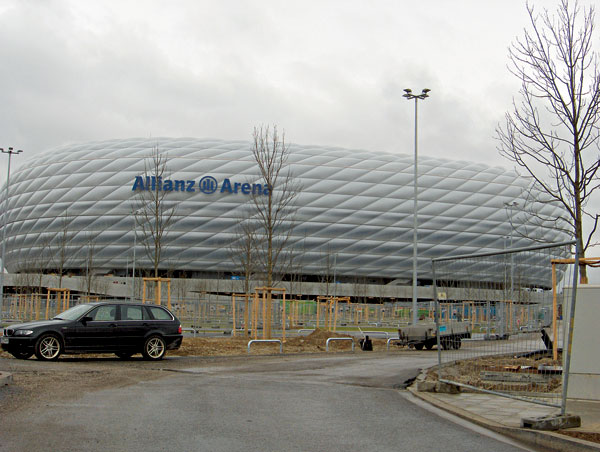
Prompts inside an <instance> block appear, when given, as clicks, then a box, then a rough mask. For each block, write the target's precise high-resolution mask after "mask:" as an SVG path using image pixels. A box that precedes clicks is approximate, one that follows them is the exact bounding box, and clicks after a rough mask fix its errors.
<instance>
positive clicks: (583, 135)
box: [496, 0, 600, 282]
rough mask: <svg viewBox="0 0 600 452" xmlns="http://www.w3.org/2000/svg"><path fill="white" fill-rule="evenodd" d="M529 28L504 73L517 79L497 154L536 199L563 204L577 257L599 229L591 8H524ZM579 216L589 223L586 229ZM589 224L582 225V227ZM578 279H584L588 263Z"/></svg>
mask: <svg viewBox="0 0 600 452" xmlns="http://www.w3.org/2000/svg"><path fill="white" fill-rule="evenodd" d="M527 11H528V13H529V20H530V26H531V30H530V31H526V32H525V35H524V37H523V38H522V39H520V40H517V41H516V43H514V44H513V45H512V47H511V49H510V54H509V59H510V63H509V70H510V71H511V72H512V74H514V75H515V76H516V77H517V78H518V79H519V80H520V81H521V89H520V97H521V101H520V102H519V103H516V102H514V103H513V108H512V111H510V112H508V113H507V114H506V121H505V124H504V125H502V126H500V125H499V126H498V127H497V129H496V133H497V137H498V139H499V141H500V146H499V150H500V153H501V154H502V155H503V156H505V157H506V158H508V159H509V160H511V161H513V162H515V163H516V164H517V165H518V166H519V167H521V168H522V169H523V170H524V171H525V173H526V174H528V175H529V176H530V177H531V178H532V179H533V181H534V182H535V183H534V184H533V185H532V189H533V190H532V191H531V192H532V193H534V190H540V191H541V193H542V197H541V198H540V196H536V200H537V201H541V202H553V203H558V204H561V205H562V206H564V208H565V209H566V211H567V212H568V218H564V219H562V220H563V221H566V222H567V223H568V225H569V230H570V231H571V232H572V233H574V234H575V236H576V238H577V240H578V242H579V248H580V250H581V257H584V256H585V251H586V250H587V249H588V247H589V246H593V245H594V244H593V243H592V238H593V236H594V233H595V231H596V228H597V226H598V220H599V218H600V216H599V214H598V213H597V212H596V211H594V210H593V209H591V208H588V203H589V201H590V199H591V197H592V195H593V193H594V192H595V191H596V189H597V188H598V186H599V185H600V178H598V169H599V168H600V158H599V156H600V153H599V152H598V151H599V149H600V148H599V137H600V132H599V128H598V120H599V119H600V70H599V66H598V63H599V62H598V53H597V52H594V50H593V32H594V8H593V7H591V6H590V7H589V8H584V9H583V11H581V9H580V8H579V5H578V3H577V1H575V2H573V4H572V5H571V4H570V3H569V1H568V0H562V1H561V3H560V5H559V6H558V9H557V11H556V15H551V14H550V13H549V12H548V11H547V10H544V11H543V12H542V13H541V14H538V13H537V12H536V11H535V10H534V7H533V6H531V5H528V6H527ZM584 218H587V219H588V222H589V223H590V224H591V226H590V228H589V230H588V231H586V232H584ZM586 223H587V222H586ZM581 280H582V282H586V281H587V272H586V267H585V265H582V266H581Z"/></svg>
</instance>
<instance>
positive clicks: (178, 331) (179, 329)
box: [177, 324, 183, 334]
mask: <svg viewBox="0 0 600 452" xmlns="http://www.w3.org/2000/svg"><path fill="white" fill-rule="evenodd" d="M182 331H183V330H182V329H181V324H180V325H179V328H178V329H177V333H178V334H181V332H182Z"/></svg>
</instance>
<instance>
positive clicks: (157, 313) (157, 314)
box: [149, 306, 172, 320]
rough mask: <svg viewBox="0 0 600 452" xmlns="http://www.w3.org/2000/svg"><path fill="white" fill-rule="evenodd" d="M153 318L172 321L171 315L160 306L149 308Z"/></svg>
mask: <svg viewBox="0 0 600 452" xmlns="http://www.w3.org/2000/svg"><path fill="white" fill-rule="evenodd" d="M149 308H150V312H151V313H152V317H154V318H155V319H156V320H172V317H171V314H169V313H168V312H167V311H165V310H164V309H162V308H159V307H158V306H149Z"/></svg>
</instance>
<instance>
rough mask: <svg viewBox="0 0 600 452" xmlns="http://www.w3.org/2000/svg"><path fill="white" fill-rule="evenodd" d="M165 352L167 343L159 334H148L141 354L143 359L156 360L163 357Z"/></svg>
mask: <svg viewBox="0 0 600 452" xmlns="http://www.w3.org/2000/svg"><path fill="white" fill-rule="evenodd" d="M166 352H167V344H166V342H165V340H164V339H163V338H162V337H160V336H150V337H149V338H148V339H146V342H144V349H143V350H142V355H144V358H145V359H149V360H152V361H157V360H159V359H163V357H164V356H165V353H166Z"/></svg>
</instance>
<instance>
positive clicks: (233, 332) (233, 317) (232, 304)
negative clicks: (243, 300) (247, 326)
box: [231, 294, 235, 337]
mask: <svg viewBox="0 0 600 452" xmlns="http://www.w3.org/2000/svg"><path fill="white" fill-rule="evenodd" d="M231 316H232V320H233V322H232V323H233V329H232V330H231V335H232V336H233V337H235V294H231Z"/></svg>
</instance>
